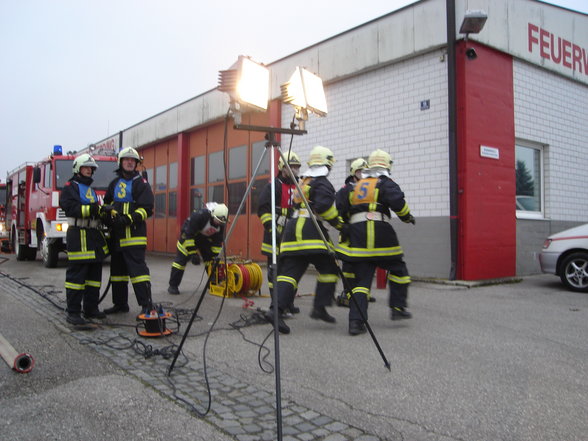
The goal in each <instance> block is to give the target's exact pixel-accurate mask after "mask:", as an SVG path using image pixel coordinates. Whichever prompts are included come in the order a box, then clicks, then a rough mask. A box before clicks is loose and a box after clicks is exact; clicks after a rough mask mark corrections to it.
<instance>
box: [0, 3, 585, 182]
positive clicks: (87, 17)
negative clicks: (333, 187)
mask: <svg viewBox="0 0 588 441" xmlns="http://www.w3.org/2000/svg"><path fill="white" fill-rule="evenodd" d="M413 2H414V0H364V1H356V2H337V1H335V0H298V1H293V2H285V1H276V0H248V1H242V0H241V1H236V0H224V1H200V0H86V1H80V0H0V56H1V58H0V60H1V65H0V66H1V68H0V152H1V156H0V179H1V180H2V182H4V181H5V178H6V173H7V171H8V170H11V169H13V168H16V167H17V166H19V165H20V164H21V163H23V162H26V161H30V162H36V161H39V160H40V159H42V158H43V157H44V156H46V155H48V154H49V153H50V151H51V149H52V146H53V145H54V144H61V145H63V147H64V151H67V150H79V149H80V148H83V147H86V146H87V145H88V144H90V143H94V142H96V141H99V140H101V139H103V138H106V137H107V136H110V135H112V134H114V133H116V132H118V131H120V130H123V129H126V128H128V127H130V126H131V125H133V124H135V123H137V122H140V121H142V120H144V119H146V118H148V117H150V116H152V115H154V114H156V113H159V112H161V111H163V110H166V109H168V108H170V107H173V106H175V105H177V104H179V103H181V102H184V101H186V100H188V99H190V98H192V97H194V96H196V95H199V94H201V93H203V92H206V91H208V90H210V89H212V88H214V87H216V85H217V76H218V71H219V70H222V69H226V68H228V67H229V66H230V65H231V64H232V63H233V62H234V61H235V60H236V59H237V56H238V55H240V54H244V55H250V56H252V57H253V58H254V59H256V60H257V61H260V62H264V63H270V62H272V61H275V60H277V59H279V58H282V57H284V56H286V55H288V54H291V53H293V52H296V51H298V50H300V49H303V48H305V47H307V46H310V45H312V44H314V43H317V42H319V41H321V40H324V39H326V38H329V37H331V36H333V35H336V34H338V33H340V32H343V31H345V30H347V29H350V28H353V27H355V26H358V25H360V24H362V23H365V22H367V21H370V20H372V19H374V18H377V17H380V16H382V15H384V14H386V13H388V12H391V11H394V10H396V9H398V8H400V7H402V6H405V5H407V4H410V3H413ZM551 3H553V4H558V5H561V6H564V7H567V8H570V9H574V10H577V11H581V12H584V13H588V1H586V0H553V1H552V2H551Z"/></svg>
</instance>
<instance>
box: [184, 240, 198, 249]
mask: <svg viewBox="0 0 588 441" xmlns="http://www.w3.org/2000/svg"><path fill="white" fill-rule="evenodd" d="M184 246H185V247H186V248H187V247H194V246H196V244H195V243H194V239H186V240H185V241H184Z"/></svg>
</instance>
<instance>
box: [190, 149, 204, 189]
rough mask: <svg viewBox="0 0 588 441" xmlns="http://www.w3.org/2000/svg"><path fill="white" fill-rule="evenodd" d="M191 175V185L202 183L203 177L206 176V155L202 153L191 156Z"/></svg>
mask: <svg viewBox="0 0 588 441" xmlns="http://www.w3.org/2000/svg"><path fill="white" fill-rule="evenodd" d="M191 175H192V177H191V179H190V182H191V185H202V184H204V178H205V176H206V156H204V155H202V156H196V157H195V158H192V170H191Z"/></svg>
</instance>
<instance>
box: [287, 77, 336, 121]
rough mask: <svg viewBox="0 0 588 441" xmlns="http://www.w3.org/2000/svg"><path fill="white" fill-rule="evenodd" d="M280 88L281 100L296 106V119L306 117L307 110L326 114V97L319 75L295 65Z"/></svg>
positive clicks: (322, 114) (317, 113)
mask: <svg viewBox="0 0 588 441" xmlns="http://www.w3.org/2000/svg"><path fill="white" fill-rule="evenodd" d="M280 88H281V91H282V100H283V101H284V102H285V103H288V104H292V105H293V106H294V107H295V108H296V115H297V116H296V118H297V119H301V120H306V119H308V111H311V112H312V113H315V114H316V115H318V116H327V99H326V98H325V90H324V88H323V80H321V78H320V77H319V76H317V75H315V74H313V73H312V72H310V71H308V70H306V69H305V68H301V67H296V70H295V71H294V73H293V74H292V76H291V77H290V80H289V81H287V82H285V83H284V84H282V85H281V86H280ZM299 115H300V118H298V116H299Z"/></svg>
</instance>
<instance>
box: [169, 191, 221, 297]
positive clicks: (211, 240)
mask: <svg viewBox="0 0 588 441" xmlns="http://www.w3.org/2000/svg"><path fill="white" fill-rule="evenodd" d="M228 216H229V209H228V208H227V206H226V205H225V204H217V203H216V202H209V203H207V204H206V207H205V208H202V209H200V210H194V211H193V212H192V214H190V217H188V218H187V219H186V220H185V221H184V223H183V225H182V231H181V233H180V238H179V239H178V243H177V251H176V258H175V260H174V262H173V263H172V268H171V274H170V276H169V287H168V288H167V292H168V293H170V294H179V293H180V290H179V289H178V288H179V286H180V283H181V282H182V277H183V276H184V271H185V269H186V264H187V263H188V260H190V259H191V260H192V263H193V264H194V265H200V256H202V259H204V262H205V263H209V262H211V261H212V259H214V258H215V257H216V256H217V255H218V253H220V250H221V248H222V244H223V238H224V231H225V228H224V226H225V224H226V223H227V219H228Z"/></svg>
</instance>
